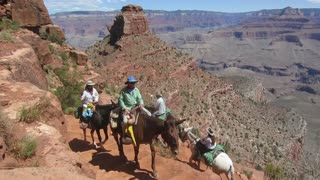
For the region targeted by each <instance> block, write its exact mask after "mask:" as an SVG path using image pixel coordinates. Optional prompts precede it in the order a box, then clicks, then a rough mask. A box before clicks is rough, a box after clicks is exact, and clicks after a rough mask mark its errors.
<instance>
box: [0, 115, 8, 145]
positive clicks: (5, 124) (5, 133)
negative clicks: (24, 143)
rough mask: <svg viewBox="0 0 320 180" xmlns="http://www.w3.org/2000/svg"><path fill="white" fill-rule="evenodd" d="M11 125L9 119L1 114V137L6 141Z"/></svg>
mask: <svg viewBox="0 0 320 180" xmlns="http://www.w3.org/2000/svg"><path fill="white" fill-rule="evenodd" d="M9 123H10V122H9V121H8V119H7V118H6V117H5V116H4V115H3V114H2V113H1V112H0V136H3V138H4V140H6V139H7V137H8V128H9V126H10V124H9Z"/></svg>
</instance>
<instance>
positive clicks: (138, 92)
mask: <svg viewBox="0 0 320 180" xmlns="http://www.w3.org/2000/svg"><path fill="white" fill-rule="evenodd" d="M136 93H137V103H138V105H142V106H143V104H144V102H143V99H142V96H141V94H140V91H139V89H138V88H136Z"/></svg>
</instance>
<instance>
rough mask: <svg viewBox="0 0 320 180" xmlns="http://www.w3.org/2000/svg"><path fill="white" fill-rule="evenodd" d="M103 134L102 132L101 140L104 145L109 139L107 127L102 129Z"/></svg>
mask: <svg viewBox="0 0 320 180" xmlns="http://www.w3.org/2000/svg"><path fill="white" fill-rule="evenodd" d="M103 132H104V140H103V142H102V144H104V143H106V142H107V140H108V139H109V135H108V128H107V126H106V127H104V128H103Z"/></svg>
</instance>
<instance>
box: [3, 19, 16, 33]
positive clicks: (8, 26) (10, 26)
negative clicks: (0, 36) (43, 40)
mask: <svg viewBox="0 0 320 180" xmlns="http://www.w3.org/2000/svg"><path fill="white" fill-rule="evenodd" d="M19 28H20V26H19V22H18V21H11V20H10V19H7V18H2V19H1V20H0V31H2V30H8V31H13V32H15V31H17V30H19Z"/></svg>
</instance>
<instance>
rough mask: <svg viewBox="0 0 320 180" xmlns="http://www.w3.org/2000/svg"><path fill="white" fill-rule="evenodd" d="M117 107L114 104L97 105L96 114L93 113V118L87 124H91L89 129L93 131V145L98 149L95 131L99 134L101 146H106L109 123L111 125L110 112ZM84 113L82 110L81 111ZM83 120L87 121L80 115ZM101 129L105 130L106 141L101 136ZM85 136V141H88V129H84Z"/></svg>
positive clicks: (91, 133)
mask: <svg viewBox="0 0 320 180" xmlns="http://www.w3.org/2000/svg"><path fill="white" fill-rule="evenodd" d="M115 107H116V105H115V104H114V103H113V102H112V104H106V105H96V107H95V112H94V113H93V115H92V117H90V118H88V119H87V122H86V123H88V124H89V128H90V129H91V131H90V135H91V138H92V144H93V145H94V146H95V147H97V144H96V143H95V141H94V137H93V133H94V131H96V132H97V135H98V139H99V145H102V144H104V143H105V142H106V141H107V140H108V138H109V137H108V129H107V127H108V123H109V117H110V112H111V110H113V109H114V108H115ZM80 112H82V110H81V111H80ZM80 114H81V116H80V118H81V120H82V121H86V120H85V119H84V117H83V116H82V113H80ZM100 129H103V131H104V135H105V139H104V140H103V141H102V138H101V135H100ZM83 136H84V140H85V141H86V129H83Z"/></svg>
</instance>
